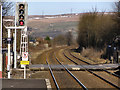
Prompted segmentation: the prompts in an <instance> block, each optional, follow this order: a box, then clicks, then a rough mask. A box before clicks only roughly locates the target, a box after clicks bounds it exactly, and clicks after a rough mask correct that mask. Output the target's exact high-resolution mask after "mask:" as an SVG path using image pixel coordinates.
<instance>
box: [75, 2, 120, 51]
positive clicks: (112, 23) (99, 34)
mask: <svg viewBox="0 0 120 90" xmlns="http://www.w3.org/2000/svg"><path fill="white" fill-rule="evenodd" d="M114 10H115V11H114V12H112V13H109V14H106V13H105V12H101V13H100V12H97V9H95V10H93V11H92V12H88V13H85V14H83V15H82V16H80V18H79V19H80V20H79V25H78V38H77V42H78V44H79V47H80V48H82V47H85V48H96V49H97V50H101V49H103V48H104V47H105V46H106V45H108V44H111V43H112V42H113V39H114V38H115V37H116V36H118V35H120V2H118V3H115V9H114Z"/></svg>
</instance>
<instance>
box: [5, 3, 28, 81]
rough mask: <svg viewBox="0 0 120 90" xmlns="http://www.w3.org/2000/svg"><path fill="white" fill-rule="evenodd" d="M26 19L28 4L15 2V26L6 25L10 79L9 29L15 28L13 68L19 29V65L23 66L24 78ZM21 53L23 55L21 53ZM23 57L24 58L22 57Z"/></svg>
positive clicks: (26, 44) (26, 60)
mask: <svg viewBox="0 0 120 90" xmlns="http://www.w3.org/2000/svg"><path fill="white" fill-rule="evenodd" d="M27 19H28V4H27V3H26V2H17V3H16V13H15V26H14V27H6V29H7V30H8V39H7V40H8V65H7V70H8V78H9V79H10V73H11V71H10V70H11V69H10V68H11V63H10V60H11V59H10V58H11V57H10V53H11V52H10V44H11V34H10V33H11V29H15V34H14V35H15V36H14V68H16V67H17V59H16V34H17V32H16V30H21V45H20V55H21V57H22V61H21V64H22V65H21V67H24V79H25V78H26V71H25V69H26V64H29V61H28V36H27ZM22 53H23V54H24V55H22ZM24 58H25V59H24Z"/></svg>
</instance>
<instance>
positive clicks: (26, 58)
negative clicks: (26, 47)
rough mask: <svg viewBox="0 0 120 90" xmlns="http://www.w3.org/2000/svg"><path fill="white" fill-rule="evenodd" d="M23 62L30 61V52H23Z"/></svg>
mask: <svg viewBox="0 0 120 90" xmlns="http://www.w3.org/2000/svg"><path fill="white" fill-rule="evenodd" d="M22 61H28V52H22Z"/></svg>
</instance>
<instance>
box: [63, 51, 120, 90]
mask: <svg viewBox="0 0 120 90" xmlns="http://www.w3.org/2000/svg"><path fill="white" fill-rule="evenodd" d="M69 54H70V55H69V56H67V55H66V54H65V53H64V52H63V55H64V56H65V57H66V58H67V59H68V60H69V61H71V62H73V63H74V64H76V65H78V64H79V65H81V66H82V67H83V65H82V64H89V65H90V63H88V62H86V61H84V60H81V59H79V58H78V57H75V56H74V55H72V54H71V53H70V52H69ZM71 56H72V59H71V58H70V57H71ZM76 59H77V60H79V61H80V62H79V63H78V61H77V60H76ZM81 62H82V63H81ZM83 68H84V67H83ZM85 70H86V71H88V72H89V73H91V74H93V75H94V76H96V77H98V78H100V79H101V80H103V81H105V82H106V83H108V84H110V85H112V86H113V87H115V88H117V89H120V87H119V86H117V85H116V84H114V83H112V82H111V81H108V80H107V79H105V78H103V77H102V75H101V76H100V75H99V73H97V74H96V73H95V72H93V71H91V70H88V69H85ZM104 71H105V72H107V73H109V74H111V73H110V72H108V71H107V70H104ZM111 75H114V76H115V77H118V78H119V76H118V75H116V74H111Z"/></svg>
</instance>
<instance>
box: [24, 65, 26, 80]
mask: <svg viewBox="0 0 120 90" xmlns="http://www.w3.org/2000/svg"><path fill="white" fill-rule="evenodd" d="M24 79H26V65H24Z"/></svg>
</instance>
